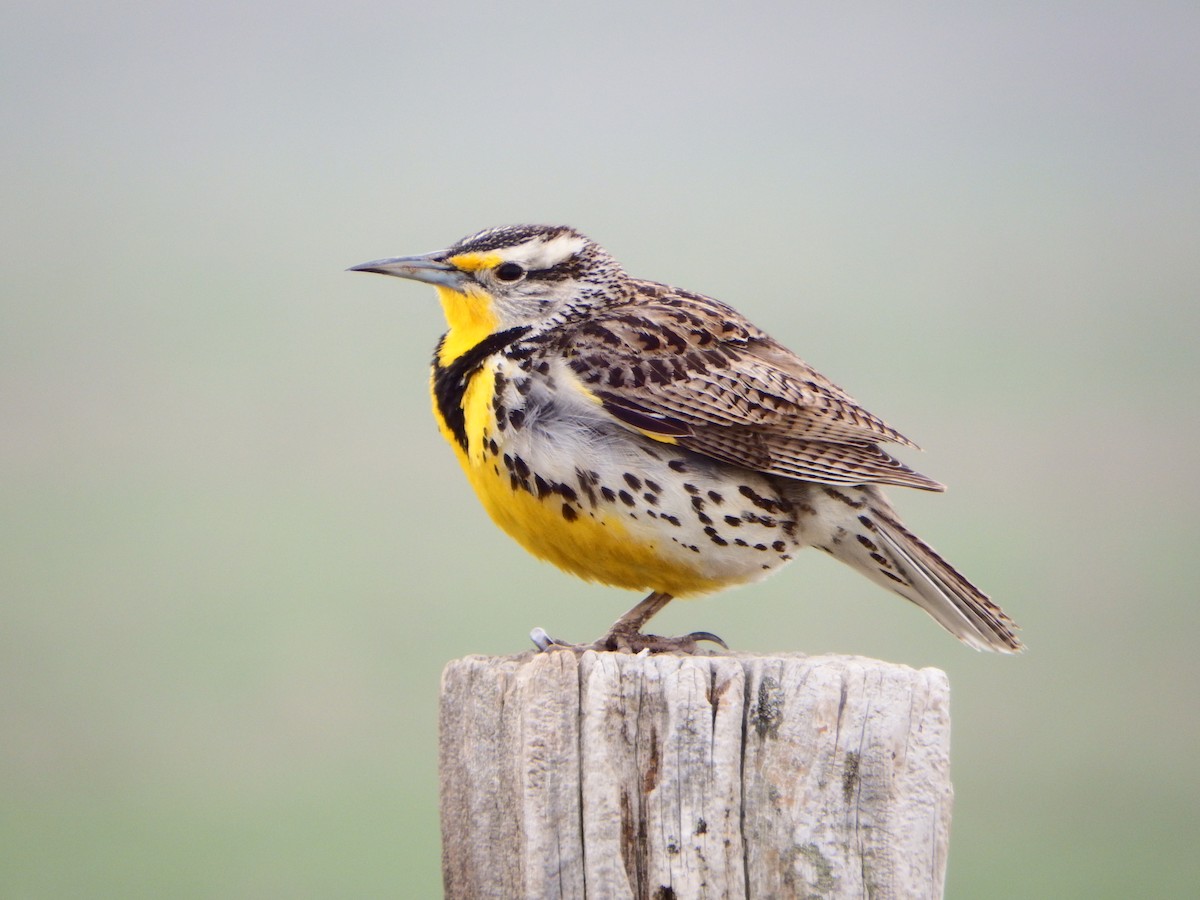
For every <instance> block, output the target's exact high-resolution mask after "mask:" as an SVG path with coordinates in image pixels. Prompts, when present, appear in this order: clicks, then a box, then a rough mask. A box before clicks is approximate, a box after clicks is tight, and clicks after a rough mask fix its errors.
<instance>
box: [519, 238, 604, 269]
mask: <svg viewBox="0 0 1200 900" xmlns="http://www.w3.org/2000/svg"><path fill="white" fill-rule="evenodd" d="M586 245H587V242H586V241H585V240H584V239H583V238H581V237H579V236H578V235H574V234H560V235H558V236H557V237H554V238H551V239H550V240H548V241H547V240H543V239H541V238H537V239H535V240H532V241H528V242H527V243H525V244H522V245H521V246H520V247H514V248H513V250H512V251H511V252H510V253H507V254H505V256H506V257H507V258H508V259H510V260H512V261H513V262H518V263H521V264H522V265H523V266H525V268H527V269H552V268H554V267H555V266H556V265H558V264H559V263H561V262H563V261H564V260H568V259H570V258H571V257H572V256H574V255H575V254H576V253H578V252H579V251H580V250H582V249H583V248H584V247H585V246H586Z"/></svg>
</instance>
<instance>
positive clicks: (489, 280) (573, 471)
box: [353, 225, 1021, 653]
mask: <svg viewBox="0 0 1200 900" xmlns="http://www.w3.org/2000/svg"><path fill="white" fill-rule="evenodd" d="M353 271H360V272H379V273H382V274H385V275H395V276H398V277H400V278H408V279H412V280H414V281H422V282H425V283H427V284H431V285H433V286H434V287H435V288H436V289H437V292H438V296H439V298H440V299H441V303H442V309H443V311H444V312H445V315H446V321H447V324H448V325H449V330H448V331H447V332H446V333H445V334H444V335H443V336H442V338H441V340H440V341H439V342H438V344H437V349H436V350H435V351H434V355H433V374H432V381H431V388H432V394H433V410H434V415H435V417H436V418H437V423H438V426H439V428H440V429H441V432H442V434H443V435H444V436H445V438H446V440H447V441H449V443H450V445H451V447H452V448H453V449H454V452H455V454H456V455H457V457H458V461H459V462H460V463H461V464H462V467H463V469H464V470H465V472H466V474H467V478H468V480H469V481H470V483H471V486H472V487H473V488H474V489H475V492H476V494H478V495H479V499H480V500H481V501H482V502H483V505H484V507H485V508H486V509H487V511H488V513H490V514H491V517H492V518H493V519H494V520H495V521H496V523H497V524H498V525H499V526H500V527H501V528H502V529H504V531H506V532H507V533H508V534H509V535H511V536H512V537H513V538H515V539H516V540H517V542H518V543H520V544H521V545H522V546H523V547H525V549H526V550H528V551H529V552H530V553H532V554H533V555H534V556H537V557H540V558H542V559H545V560H548V561H550V562H552V563H554V564H555V565H557V566H558V567H559V568H561V569H565V570H566V571H568V572H571V573H573V574H575V575H578V576H580V577H581V578H585V579H587V580H589V581H596V582H601V583H604V584H608V585H613V586H615V587H621V588H628V589H632V590H649V591H650V592H651V593H650V595H649V596H648V597H646V598H645V599H644V600H643V601H641V602H640V603H639V604H638V605H637V606H635V607H634V608H633V609H631V610H630V611H629V612H628V613H626V614H625V615H624V616H622V617H621V618H620V619H618V620H617V621H616V623H614V625H613V627H612V629H611V630H610V632H609V633H608V634H607V635H606V636H605V637H603V638H601V639H600V640H599V641H597V642H596V643H595V645H594V646H596V647H599V648H607V649H632V650H637V649H641V648H649V649H651V650H663V649H690V648H693V647H694V646H695V641H696V640H698V639H711V638H712V636H711V635H708V634H707V633H704V632H696V633H693V634H691V635H688V636H686V637H683V638H659V637H657V636H654V635H643V634H642V633H641V629H642V627H643V626H644V625H645V624H646V622H647V621H648V620H649V619H650V617H651V616H653V615H654V614H655V613H656V612H658V611H659V610H660V609H662V608H663V607H664V606H665V605H666V604H667V603H668V602H669V601H670V600H671V598H672V597H689V596H696V595H699V594H705V593H709V592H712V591H716V590H719V589H721V588H724V587H728V586H730V585H736V584H744V583H747V582H752V581H757V580H759V579H761V578H763V577H765V576H767V575H768V574H770V573H771V572H774V571H775V570H776V569H779V568H781V567H782V566H784V565H785V564H786V563H787V562H788V561H790V560H791V559H792V557H793V556H794V555H795V553H796V551H797V550H799V549H801V548H802V547H806V546H813V547H817V548H819V549H821V550H824V551H825V552H826V553H829V554H830V555H832V556H834V557H836V558H837V559H839V560H841V561H842V562H844V563H847V564H849V565H850V566H852V567H854V568H855V569H857V570H858V571H860V572H862V573H863V574H864V575H866V576H867V577H868V578H870V579H871V580H873V581H875V582H877V583H878V584H880V585H882V586H884V587H886V588H889V589H890V590H892V591H894V592H896V593H897V594H899V595H900V596H902V597H904V598H906V599H908V600H911V601H912V602H913V603H915V604H917V605H918V606H920V607H921V608H922V609H924V610H925V611H926V612H927V613H929V614H930V615H931V616H933V618H934V619H936V620H937V621H938V622H939V623H940V624H941V625H942V626H943V627H944V628H946V630H948V631H949V632H950V633H951V634H953V635H954V636H956V637H957V638H959V639H960V640H962V641H963V642H964V643H966V644H969V645H970V646H972V647H975V648H977V649H981V650H998V651H1000V652H1002V653H1012V652H1017V651H1019V650H1020V649H1021V643H1020V641H1019V640H1018V639H1017V637H1016V635H1014V634H1013V629H1014V626H1013V623H1012V622H1011V620H1010V619H1009V618H1008V616H1006V615H1005V614H1004V612H1003V611H1002V610H1001V609H1000V608H999V607H998V606H996V605H995V604H994V603H992V602H991V601H990V600H988V598H987V596H986V595H984V594H983V593H982V592H981V591H979V590H978V589H977V588H976V587H975V586H974V585H972V584H971V583H970V582H969V581H967V579H966V578H964V577H963V576H962V575H960V574H959V573H958V572H957V571H956V570H955V569H954V568H953V567H952V566H951V565H950V564H949V563H947V562H946V561H945V560H943V559H942V558H941V557H940V556H938V554H937V553H935V552H934V551H933V549H932V548H930V547H929V546H928V545H927V544H925V543H924V542H923V541H921V540H920V539H919V538H918V537H917V536H916V535H914V534H912V532H910V531H909V530H908V529H907V528H905V527H904V525H903V524H902V523H901V521H900V519H899V517H898V516H897V515H896V513H895V511H894V510H893V509H892V506H891V504H890V503H889V502H888V501H887V499H886V498H885V497H884V494H883V492H882V491H881V490H880V488H879V485H883V484H888V485H899V486H902V487H912V488H919V489H922V490H927V491H941V490H944V488H943V487H942V485H940V484H938V483H937V482H936V481H933V480H931V479H929V478H926V477H925V476H924V475H921V474H918V473H917V472H915V471H913V470H912V469H910V468H909V467H908V466H906V465H904V464H903V463H901V462H900V461H898V460H896V459H894V458H893V457H891V456H890V455H888V453H886V452H885V451H884V450H882V449H881V448H880V447H879V444H880V443H886V442H890V443H895V444H900V445H902V446H908V447H912V446H915V445H914V444H913V443H912V442H911V441H909V440H908V438H906V437H904V436H903V435H902V434H900V432H898V431H896V430H895V429H894V428H892V427H890V426H889V425H887V424H886V423H885V422H884V421H883V420H882V419H880V418H878V417H877V416H874V415H872V414H871V413H869V412H867V411H866V410H865V409H863V408H862V407H861V406H859V405H858V404H857V403H856V402H855V401H854V400H853V399H851V397H850V396H849V395H848V394H847V393H846V392H845V391H843V390H842V389H841V388H839V387H838V386H837V385H835V384H833V382H831V381H829V379H827V378H825V377H824V376H823V375H821V374H820V373H818V372H816V371H815V370H814V369H812V368H811V367H810V366H808V365H807V364H806V363H804V362H802V361H801V360H800V359H799V358H798V357H797V356H795V355H794V354H793V353H792V352H791V351H789V350H788V349H786V348H785V347H784V346H783V345H782V344H780V343H779V342H778V341H776V340H775V339H774V338H772V337H770V336H769V335H768V334H766V333H765V332H763V331H762V330H760V329H758V328H756V327H755V326H754V325H752V324H751V323H750V322H749V321H748V320H747V319H746V318H745V317H743V316H742V315H741V314H739V313H738V312H736V311H735V310H733V309H732V308H730V307H728V306H726V305H725V304H723V303H720V302H718V301H716V300H713V299H711V298H709V297H704V296H701V295H700V294H694V293H691V292H690V291H685V290H681V289H679V288H675V287H671V286H669V285H665V284H657V283H655V282H653V281H643V280H641V279H638V278H633V277H630V276H629V275H627V274H626V273H625V271H624V270H623V269H622V268H621V266H620V265H619V264H618V263H617V262H616V260H614V259H613V258H612V257H611V256H610V255H609V254H608V253H607V252H605V251H604V250H603V249H602V248H601V247H599V246H598V245H597V244H595V243H594V242H593V241H591V240H589V239H588V238H587V237H585V236H584V235H582V234H580V233H579V232H578V231H576V230H574V229H573V228H568V227H562V226H545V225H517V226H508V227H502V228H491V229H488V230H485V231H481V232H479V233H477V234H474V235H471V236H470V237H467V238H463V239H462V240H460V241H459V242H458V243H456V244H454V245H453V246H451V247H450V248H449V249H446V250H441V251H438V252H436V253H429V254H425V255H423V256H404V257H399V258H395V259H381V260H375V261H373V262H368V263H363V264H362V265H358V266H354V267H353ZM538 631H540V630H538ZM535 634H537V631H535ZM535 640H539V639H538V638H536V637H535ZM539 643H540V644H541V645H542V646H543V649H545V646H546V645H547V644H549V643H557V642H554V641H553V640H552V639H548V638H545V636H544V633H541V638H540V640H539Z"/></svg>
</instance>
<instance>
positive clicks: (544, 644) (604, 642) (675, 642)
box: [529, 628, 729, 653]
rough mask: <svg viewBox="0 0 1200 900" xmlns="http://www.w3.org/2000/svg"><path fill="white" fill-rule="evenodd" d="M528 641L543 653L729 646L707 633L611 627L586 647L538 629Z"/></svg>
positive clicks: (680, 650) (666, 650)
mask: <svg viewBox="0 0 1200 900" xmlns="http://www.w3.org/2000/svg"><path fill="white" fill-rule="evenodd" d="M529 638H530V640H532V641H533V643H534V644H535V645H536V646H537V648H538V649H539V650H540V651H542V652H543V653H547V652H549V651H551V650H574V651H575V652H576V653H582V652H583V651H585V650H595V651H597V652H600V653H606V652H607V653H643V652H645V653H695V652H696V651H697V650H698V649H699V647H698V644H699V643H700V642H701V641H709V642H710V643H713V644H718V645H720V646H721V647H724V648H725V649H726V650H728V649H729V645H728V644H726V643H725V642H724V641H723V640H721V639H720V638H719V637H717V636H716V635H715V634H713V633H712V632H709V631H693V632H692V633H691V634H684V635H681V636H679V637H663V636H662V635H658V634H642V633H641V632H640V631H634V630H629V629H624V628H614V629H612V630H611V631H610V632H609V633H608V634H606V635H604V637H602V638H600V639H599V640H598V641H593V642H592V643H590V644H571V643H568V642H567V641H560V640H558V639H557V638H552V637H550V635H548V634H546V632H545V630H544V629H542V628H535V629H533V631H531V632H530V633H529Z"/></svg>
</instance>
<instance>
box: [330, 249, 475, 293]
mask: <svg viewBox="0 0 1200 900" xmlns="http://www.w3.org/2000/svg"><path fill="white" fill-rule="evenodd" d="M436 256H437V254H434V253H430V254H426V255H425V256H397V257H395V258H393V259H374V260H371V262H365V263H361V264H359V265H357V266H351V267H350V268H349V269H347V270H346V271H347V272H378V273H379V274H380V275H395V276H396V277H397V278H408V279H411V280H412V281H423V282H425V283H426V284H435V285H438V286H439V287H447V288H451V289H452V290H456V291H457V290H461V289H462V286H463V284H464V283H465V282H466V280H467V276H466V275H465V274H464V273H463V272H462V271H460V270H459V269H456V268H455V267H454V266H452V265H450V264H449V263H444V262H442V261H441V260H439V259H437V258H436Z"/></svg>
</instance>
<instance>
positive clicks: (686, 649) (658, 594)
mask: <svg viewBox="0 0 1200 900" xmlns="http://www.w3.org/2000/svg"><path fill="white" fill-rule="evenodd" d="M670 602H671V595H670V594H665V593H663V592H662V591H655V592H654V593H652V594H650V596H648V597H646V599H644V600H642V601H641V602H640V603H638V605H637V606H635V607H634V608H633V609H631V610H629V612H627V613H625V615H623V616H621V618H619V619H617V621H615V622H613V624H612V627H611V628H609V629H608V633H607V634H605V635H604V637H602V638H600V640H598V641H596V642H594V643H592V644H568V643H566V642H565V641H559V640H555V639H554V638H552V637H550V636H549V635H548V634H546V632H545V631H543V630H542V629H540V628H535V629H534V630H533V633H532V634H531V635H530V637H531V638H532V639H533V642H534V643H535V644H537V646H538V649H540V650H542V651H546V650H550V649H552V648H555V647H558V648H563V649H572V650H600V651H605V650H607V651H618V652H620V651H624V652H627V653H638V652H640V651H642V650H648V651H650V652H651V653H669V652H672V651H675V652H680V653H694V652H695V651H696V644H697V643H698V642H700V641H712V642H713V643H714V644H720V645H721V646H722V647H724V648H725V649H726V650H728V649H729V647H728V646H727V645H726V643H725V642H724V641H723V640H721V639H720V638H719V637H717V636H716V635H715V634H711V633H709V632H707V631H693V632H692V633H691V634H685V635H683V636H681V637H661V636H660V635H657V634H642V627H643V626H644V625H645V624H646V623H647V622H649V621H650V620H651V619H652V618H653V617H654V616H655V615H656V614H657V613H658V612H660V611H661V610H662V608H663V607H664V606H666V605H667V604H668V603H670Z"/></svg>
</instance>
